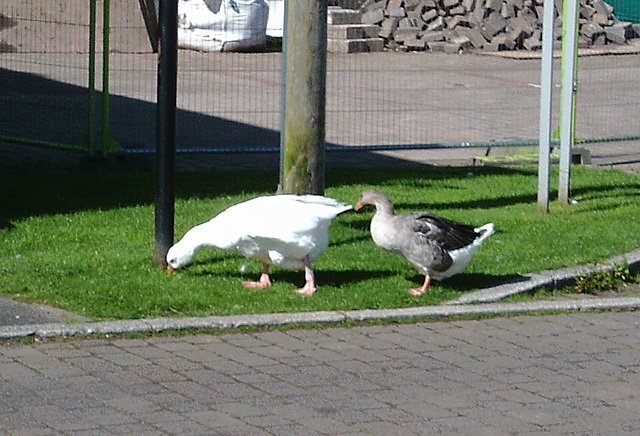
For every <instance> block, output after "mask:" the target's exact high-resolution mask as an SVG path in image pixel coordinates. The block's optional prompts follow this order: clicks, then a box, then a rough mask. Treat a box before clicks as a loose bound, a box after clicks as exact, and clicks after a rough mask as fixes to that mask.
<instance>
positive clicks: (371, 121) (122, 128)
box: [0, 0, 640, 153]
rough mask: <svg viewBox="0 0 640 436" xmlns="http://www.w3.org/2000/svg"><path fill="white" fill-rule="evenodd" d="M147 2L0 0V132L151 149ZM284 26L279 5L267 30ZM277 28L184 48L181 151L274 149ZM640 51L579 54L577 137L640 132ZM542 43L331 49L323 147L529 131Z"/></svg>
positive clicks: (4, 136)
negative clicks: (516, 51)
mask: <svg viewBox="0 0 640 436" xmlns="http://www.w3.org/2000/svg"><path fill="white" fill-rule="evenodd" d="M109 3H110V4H109ZM145 3H146V4H147V5H148V4H149V2H147V1H146V0H142V1H136V0H120V1H112V2H107V4H105V3H104V2H103V1H95V2H92V1H86V0H64V1H62V0H57V1H52V0H33V1H29V2H27V1H19V0H3V2H2V4H1V5H0V140H4V141H13V142H24V143H32V144H39V145H43V146H50V147H62V148H69V149H74V150H80V151H86V152H89V153H94V152H98V153H99V152H102V151H109V150H119V151H122V152H150V151H153V149H154V147H155V128H156V126H155V117H156V112H155V110H156V109H155V100H156V95H155V94H156V75H157V72H156V66H157V55H156V54H154V53H153V41H152V40H150V38H149V31H148V28H147V26H146V24H145V19H144V18H143V13H142V12H141V5H142V4H145ZM234 3H235V2H234ZM109 6H110V10H109ZM281 6H282V2H279V4H278V5H277V7H281ZM105 16H107V17H108V18H109V20H108V21H109V26H107V29H108V32H106V33H105V32H104V26H103V22H104V21H105V20H104V18H103V17H105ZM277 25H278V22H277V20H276V21H275V24H274V21H273V15H272V16H271V18H270V19H269V27H270V32H273V29H274V26H277ZM93 32H95V33H93ZM275 34H276V35H277V29H276V32H275ZM280 41H281V40H280V38H279V37H278V36H267V38H266V40H265V41H264V45H262V46H261V48H260V50H259V51H256V50H255V49H254V50H253V52H237V51H233V52H225V51H219V50H217V51H204V50H193V49H182V50H180V53H179V61H178V64H179V72H178V137H177V142H178V147H179V150H180V151H198V152H200V151H203V152H207V151H209V152H213V151H218V152H220V151H251V150H254V151H260V150H273V151H276V150H278V147H279V132H280V123H281V93H282V71H281V65H282V53H281V51H280ZM105 43H106V44H105ZM183 45H184V44H183ZM92 46H93V47H95V51H94V50H92V49H91V47H92ZM105 48H106V51H104V49H105ZM630 48H631V49H633V47H630ZM105 53H106V56H105V55H104V54H105ZM601 53H606V50H605V51H602V52H601ZM638 53H640V47H639V48H638V50H627V54H624V55H605V54H601V55H598V56H581V57H580V58H579V61H578V82H579V84H578V97H577V117H576V136H577V137H578V138H581V139H582V140H587V141H589V140H593V141H595V140H598V141H602V140H611V139H638V138H640V123H638V122H637V120H638V119H639V118H640V92H639V91H638V85H637V84H638V83H640V54H638ZM536 54H539V53H533V54H530V55H531V57H529V58H526V59H522V58H519V57H517V56H511V57H508V56H504V55H500V54H495V53H494V54H484V55H479V54H472V53H467V54H445V53H429V52H413V53H412V52H408V53H396V52H379V53H356V54H341V53H329V54H328V65H327V122H326V139H327V144H328V147H336V148H341V147H360V148H369V149H376V148H380V149H384V148H407V149H411V148H428V147H467V146H486V145H490V144H500V145H524V144H535V143H536V142H537V135H538V113H539V112H538V111H539V108H538V106H539V91H540V89H539V83H540V59H539V58H538V57H536ZM559 79H560V61H559V59H558V60H557V61H556V62H555V66H554V81H555V82H556V83H557V82H558V81H559ZM555 89H556V92H555V95H554V114H556V116H555V118H554V123H556V125H557V123H558V121H559V114H558V110H557V108H559V103H560V101H559V98H560V97H559V96H560V93H559V85H556V87H555ZM105 90H107V91H108V92H107V93H104V92H103V91H105Z"/></svg>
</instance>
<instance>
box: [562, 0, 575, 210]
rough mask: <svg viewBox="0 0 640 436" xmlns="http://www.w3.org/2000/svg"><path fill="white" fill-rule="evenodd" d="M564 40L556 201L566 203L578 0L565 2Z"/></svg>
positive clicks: (571, 128) (568, 182) (571, 131)
mask: <svg viewBox="0 0 640 436" xmlns="http://www.w3.org/2000/svg"><path fill="white" fill-rule="evenodd" d="M564 8H565V9H564V15H565V20H564V22H563V24H562V25H563V26H565V32H564V33H563V35H564V38H565V40H564V41H562V48H563V50H562V59H563V65H564V71H563V72H562V108H561V123H560V124H561V126H562V127H561V129H560V177H559V181H558V200H559V201H560V202H561V203H565V204H568V203H569V195H570V192H569V191H570V185H571V149H572V147H573V140H574V137H575V134H574V127H575V126H574V123H573V116H574V112H573V108H574V101H575V95H576V91H577V89H576V85H577V84H576V81H575V70H576V47H577V33H578V0H566V1H565V6H564Z"/></svg>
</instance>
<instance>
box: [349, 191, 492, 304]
mask: <svg viewBox="0 0 640 436" xmlns="http://www.w3.org/2000/svg"><path fill="white" fill-rule="evenodd" d="M366 205H372V206H375V208H376V213H375V215H374V216H373V218H372V219H371V237H372V238H373V241H374V242H375V243H376V245H378V246H379V247H382V248H384V249H385V250H388V251H391V252H393V253H397V254H399V255H401V256H404V257H405V258H406V259H407V260H408V261H409V262H410V263H411V265H413V267H414V268H415V269H416V270H418V272H420V273H422V274H424V276H425V279H424V284H423V285H422V287H420V288H415V289H409V293H410V294H411V295H414V296H418V295H422V294H424V292H425V291H426V290H427V288H428V287H429V285H430V283H431V278H434V279H436V280H443V279H446V278H448V277H451V276H452V275H454V274H458V273H459V272H460V271H462V270H463V269H464V268H465V267H466V266H467V265H468V264H469V262H470V261H471V258H472V257H473V255H474V254H475V252H476V250H477V249H478V247H479V246H480V245H481V244H482V242H483V241H484V240H485V239H486V238H488V237H489V236H491V235H492V234H493V233H494V231H495V229H494V226H493V223H489V224H485V225H484V226H482V227H477V228H473V227H471V226H467V225H464V224H459V223H456V222H453V221H451V220H448V219H446V218H442V217H439V216H436V215H433V214H430V213H428V212H413V213H406V214H402V215H395V214H394V211H393V203H392V202H391V200H390V199H389V197H387V196H386V195H385V194H383V193H382V192H380V191H376V190H375V189H367V190H365V191H363V192H362V194H361V196H360V200H359V201H358V204H356V206H355V210H356V211H359V210H361V209H362V208H363V207H364V206H366Z"/></svg>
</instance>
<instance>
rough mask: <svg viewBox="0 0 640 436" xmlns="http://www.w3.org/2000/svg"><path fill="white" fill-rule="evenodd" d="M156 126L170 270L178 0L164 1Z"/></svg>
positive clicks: (158, 235)
mask: <svg viewBox="0 0 640 436" xmlns="http://www.w3.org/2000/svg"><path fill="white" fill-rule="evenodd" d="M159 25H160V26H159V31H160V32H159V44H158V45H159V48H158V106H157V108H158V109H157V125H156V201H155V204H156V212H155V250H154V260H155V263H156V265H159V266H162V267H166V265H167V263H166V256H167V251H169V248H170V247H171V245H173V224H174V212H175V187H174V185H175V159H176V93H177V71H178V0H160V11H159Z"/></svg>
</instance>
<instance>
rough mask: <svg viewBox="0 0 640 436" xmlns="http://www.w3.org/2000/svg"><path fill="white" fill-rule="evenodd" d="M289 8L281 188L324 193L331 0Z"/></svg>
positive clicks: (296, 1) (300, 0)
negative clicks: (328, 3) (328, 19)
mask: <svg viewBox="0 0 640 436" xmlns="http://www.w3.org/2000/svg"><path fill="white" fill-rule="evenodd" d="M286 11H287V18H286V30H285V39H286V40H285V43H284V44H285V47H286V57H285V62H284V63H285V87H286V88H285V108H286V110H285V116H284V132H283V134H284V140H283V148H284V150H283V152H282V157H283V162H282V173H283V174H282V175H281V180H282V190H283V192H285V193H292V194H319V195H322V194H324V169H325V103H326V70H327V0H290V1H289V2H288V4H287V9H286Z"/></svg>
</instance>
